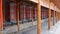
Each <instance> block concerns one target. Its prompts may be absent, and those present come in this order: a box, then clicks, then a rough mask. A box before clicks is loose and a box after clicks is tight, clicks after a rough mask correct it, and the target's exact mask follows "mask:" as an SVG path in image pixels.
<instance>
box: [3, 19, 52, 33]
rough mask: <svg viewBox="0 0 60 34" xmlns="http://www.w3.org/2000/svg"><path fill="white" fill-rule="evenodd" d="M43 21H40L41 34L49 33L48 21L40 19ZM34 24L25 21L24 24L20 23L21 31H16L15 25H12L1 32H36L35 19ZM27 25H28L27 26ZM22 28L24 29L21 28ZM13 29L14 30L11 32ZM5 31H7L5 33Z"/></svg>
mask: <svg viewBox="0 0 60 34" xmlns="http://www.w3.org/2000/svg"><path fill="white" fill-rule="evenodd" d="M42 22H43V23H41V34H51V33H50V32H49V31H48V21H45V20H44V21H42ZM33 24H34V26H32V23H26V24H21V25H20V28H21V31H20V32H17V31H18V30H17V26H13V27H11V28H10V30H9V29H6V30H7V31H6V30H5V31H3V34H37V26H36V24H37V22H36V21H35V22H34V23H33ZM27 25H28V26H27ZM51 26H52V20H51ZM23 28H24V29H23ZM13 31H15V32H13ZM6 32H7V33H6Z"/></svg>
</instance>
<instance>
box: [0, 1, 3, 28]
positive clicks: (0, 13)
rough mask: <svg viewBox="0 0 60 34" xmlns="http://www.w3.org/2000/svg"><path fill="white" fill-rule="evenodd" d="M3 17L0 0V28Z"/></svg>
mask: <svg viewBox="0 0 60 34" xmlns="http://www.w3.org/2000/svg"><path fill="white" fill-rule="evenodd" d="M2 24H3V19H2V0H0V29H2Z"/></svg>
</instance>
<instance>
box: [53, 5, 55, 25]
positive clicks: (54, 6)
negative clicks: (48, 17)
mask: <svg viewBox="0 0 60 34" xmlns="http://www.w3.org/2000/svg"><path fill="white" fill-rule="evenodd" d="M54 24H55V6H54V11H53V25H54Z"/></svg>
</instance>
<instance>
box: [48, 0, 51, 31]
mask: <svg viewBox="0 0 60 34" xmlns="http://www.w3.org/2000/svg"><path fill="white" fill-rule="evenodd" d="M48 4H49V11H48V30H49V29H50V20H51V9H50V0H49V3H48Z"/></svg>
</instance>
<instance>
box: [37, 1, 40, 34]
mask: <svg viewBox="0 0 60 34" xmlns="http://www.w3.org/2000/svg"><path fill="white" fill-rule="evenodd" d="M37 34H41V5H40V0H38V3H37Z"/></svg>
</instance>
